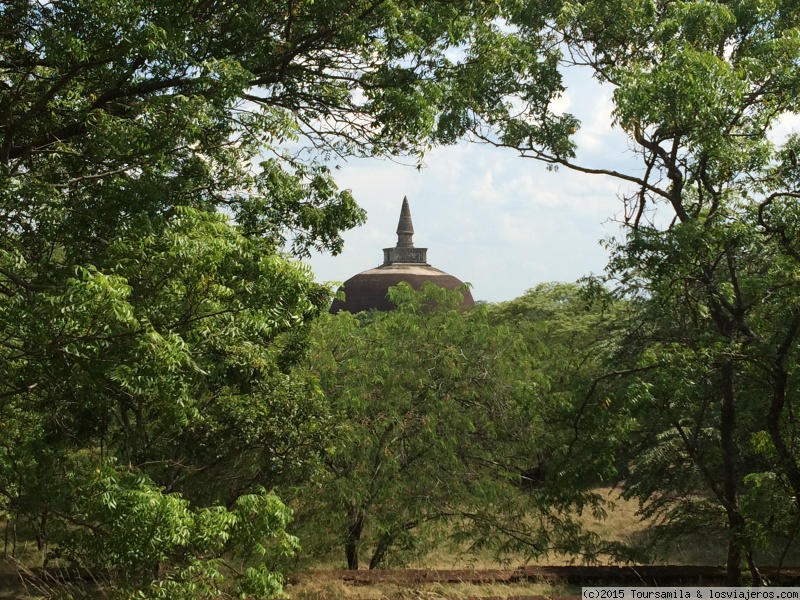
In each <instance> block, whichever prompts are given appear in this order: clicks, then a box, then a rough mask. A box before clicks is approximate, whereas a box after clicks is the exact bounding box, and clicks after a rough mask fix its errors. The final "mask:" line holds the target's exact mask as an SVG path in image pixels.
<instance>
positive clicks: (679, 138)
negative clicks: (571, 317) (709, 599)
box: [457, 0, 800, 585]
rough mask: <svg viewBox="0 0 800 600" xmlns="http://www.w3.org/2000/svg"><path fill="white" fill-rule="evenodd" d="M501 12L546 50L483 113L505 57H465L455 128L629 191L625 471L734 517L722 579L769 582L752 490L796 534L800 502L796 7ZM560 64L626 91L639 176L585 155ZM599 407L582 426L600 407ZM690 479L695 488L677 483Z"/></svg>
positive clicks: (624, 110) (623, 259)
mask: <svg viewBox="0 0 800 600" xmlns="http://www.w3.org/2000/svg"><path fill="white" fill-rule="evenodd" d="M503 17H504V19H505V25H506V26H505V27H503V28H501V27H498V28H497V29H496V31H495V34H494V35H495V38H496V39H498V40H501V42H500V44H501V45H503V46H504V47H506V48H510V47H515V46H517V45H520V46H523V47H530V48H536V49H538V50H539V51H540V52H541V54H540V57H539V58H538V59H536V60H534V61H532V62H530V63H528V62H513V61H511V60H510V59H508V58H507V57H506V58H507V61H508V62H507V64H508V65H509V68H510V69H511V70H512V72H513V76H506V77H505V85H506V88H505V95H504V96H503V99H504V100H505V101H506V102H507V105H508V107H509V108H510V109H513V110H508V111H507V112H506V113H505V114H499V113H497V112H494V113H490V114H489V116H488V117H487V116H486V112H485V111H484V106H483V105H482V104H481V102H480V101H478V100H475V97H476V96H475V92H476V91H477V90H479V89H480V86H481V85H483V84H482V83H481V81H480V79H479V78H478V77H476V72H475V71H474V70H471V69H470V68H469V67H468V65H469V64H473V65H474V64H487V63H488V62H489V61H491V57H490V55H489V53H488V52H486V51H485V47H483V46H474V47H473V48H471V49H470V51H471V52H472V53H474V55H475V59H474V60H473V61H467V63H465V65H464V67H463V68H462V69H461V79H460V80H459V84H458V86H457V87H458V89H460V90H461V91H462V96H461V98H462V99H461V100H459V102H461V103H467V104H469V105H470V107H471V109H472V110H473V114H472V117H471V118H469V119H465V120H464V121H461V128H460V129H459V130H458V131H459V132H463V131H466V130H471V131H472V132H473V133H474V135H475V136H477V138H479V139H481V140H483V141H485V142H488V143H491V144H495V145H498V146H505V147H511V148H515V149H517V150H518V151H519V152H520V153H521V154H522V155H523V156H526V157H531V158H534V159H537V160H540V161H544V162H546V163H548V164H550V165H551V166H553V167H564V168H567V169H572V170H576V171H580V172H583V173H590V174H599V175H606V176H611V177H615V178H617V179H619V180H620V181H622V182H626V183H627V184H629V185H630V186H631V189H632V190H633V191H632V192H631V193H630V194H627V195H625V196H624V198H623V200H624V202H625V208H626V211H625V215H626V216H625V221H624V226H625V235H626V238H625V239H624V240H623V241H622V242H620V243H618V244H616V245H612V248H613V258H612V262H611V264H610V266H609V270H608V279H607V281H609V282H613V283H615V284H616V285H618V286H619V287H618V292H619V293H620V294H621V295H623V296H626V297H627V298H629V299H630V300H632V301H634V302H635V304H636V305H638V306H639V307H641V309H642V311H643V312H642V313H641V315H642V318H641V319H639V320H634V321H632V325H631V327H632V329H631V331H630V336H631V338H630V339H631V342H632V343H631V344H630V345H628V346H627V349H628V350H629V352H628V353H627V355H625V354H620V357H619V360H620V361H623V356H624V357H625V360H626V362H623V365H624V367H625V368H624V369H623V370H629V371H631V373H638V375H640V376H638V377H635V378H634V379H632V380H628V394H627V400H628V402H627V403H625V404H626V406H625V408H623V409H622V410H623V412H621V413H620V414H621V416H624V415H625V414H631V411H632V413H633V414H635V416H636V418H637V422H638V423H639V427H640V431H641V432H646V434H645V433H643V435H642V436H641V437H639V438H638V439H639V441H647V443H646V444H645V445H643V446H636V448H638V449H640V450H641V452H640V453H638V454H637V455H636V456H634V457H631V459H632V460H633V461H634V462H633V464H632V465H631V468H632V469H633V472H636V470H637V469H642V470H644V471H648V470H649V471H650V483H649V484H647V485H644V486H639V485H635V486H634V487H631V488H629V489H630V491H631V493H633V494H636V495H638V497H639V498H640V499H641V500H642V502H643V504H644V506H645V511H648V507H650V508H652V507H657V506H659V504H660V503H661V502H662V501H663V499H664V498H665V495H666V497H667V498H672V499H675V500H676V501H677V502H678V505H679V506H681V505H682V506H684V507H685V506H686V504H685V503H683V504H681V502H683V501H682V500H678V498H679V497H680V498H683V499H685V498H686V497H688V496H690V495H691V494H696V493H698V492H700V493H702V494H703V497H704V499H705V500H706V501H708V502H710V503H711V504H712V505H713V506H714V507H715V509H716V510H718V509H722V511H723V513H724V515H725V518H724V522H725V526H726V528H727V531H728V557H727V566H728V583H729V584H730V585H738V584H739V583H740V582H741V577H742V574H741V569H742V567H741V565H742V562H743V560H744V559H745V558H747V559H748V560H749V561H750V563H751V572H752V573H753V575H754V577H755V578H756V579H758V573H757V570H756V565H755V563H754V561H753V551H754V549H755V548H756V547H757V546H758V545H759V544H760V539H759V538H760V537H761V533H763V531H764V530H765V527H764V524H765V523H766V522H767V520H769V518H768V516H765V515H764V514H763V511H761V510H760V509H761V508H763V505H762V506H761V507H760V508H759V507H758V505H759V501H757V500H756V498H760V497H764V496H767V495H769V493H766V494H765V490H769V491H770V493H771V492H775V493H779V495H780V498H781V500H780V501H778V502H777V504H779V505H780V509H779V510H777V513H776V514H775V515H774V517H775V518H774V522H781V523H793V522H796V520H797V514H798V512H797V511H798V507H799V505H798V504H797V503H798V502H800V500H798V498H800V496H798V495H797V491H798V490H800V487H798V483H800V477H798V470H797V458H798V457H797V455H796V452H795V450H794V448H795V447H796V446H795V441H796V434H795V431H796V419H795V417H794V416H793V414H794V413H793V411H792V410H791V406H792V404H793V401H794V396H795V395H796V381H795V370H794V368H793V365H794V364H796V360H797V329H798V328H797V322H798V321H797V315H796V313H795V311H794V309H793V308H792V307H794V306H796V304H797V298H798V288H797V281H796V277H795V275H794V273H795V272H796V268H797V259H798V253H797V248H796V246H795V244H796V242H795V240H796V237H794V233H795V232H796V231H797V223H798V221H797V213H796V207H795V205H796V198H797V197H798V187H797V175H796V172H797V161H796V147H797V143H798V142H797V139H796V136H792V137H790V138H789V139H788V140H785V141H783V143H782V144H781V143H779V142H777V141H775V140H773V139H772V138H771V137H770V130H771V128H772V127H774V126H775V125H776V123H778V121H779V119H780V118H781V117H782V116H784V115H787V114H796V113H797V111H798V91H800V89H798V86H799V85H800V71H799V70H798V64H800V63H798V58H800V54H799V53H800V42H799V41H798V37H797V25H798V19H799V18H800V9H799V8H798V7H797V6H796V4H795V3H793V2H784V1H780V0H778V1H775V2H768V3H752V2H746V1H742V2H732V3H730V2H673V1H666V0H665V1H660V0H659V1H656V0H642V1H638V0H636V1H630V0H625V1H619V2H594V1H591V0H590V1H588V2H571V1H559V2H546V3H540V4H537V5H535V6H531V5H523V4H519V3H515V2H508V3H505V4H504V5H503ZM503 56H505V55H503ZM559 66H581V67H584V68H587V69H590V70H591V72H592V74H593V76H594V77H595V78H597V79H598V80H599V81H601V82H602V83H604V84H606V85H608V86H610V87H612V88H613V90H614V95H613V102H614V108H613V113H612V115H611V117H612V118H613V124H614V126H616V127H618V128H620V129H621V130H622V131H624V132H625V133H626V134H627V135H628V139H629V143H630V145H631V147H632V148H633V149H634V150H635V152H636V155H637V156H638V157H639V162H640V164H639V170H636V171H631V172H621V171H618V170H614V169H612V168H607V167H603V166H595V165H586V164H581V163H579V162H577V161H576V152H575V144H574V141H573V137H572V136H573V135H574V133H575V132H576V131H577V128H578V126H579V121H578V120H577V118H575V117H574V116H573V115H570V114H568V113H563V114H562V113H557V112H554V110H553V100H554V99H555V98H556V97H557V96H558V94H560V93H561V91H562V90H563V85H562V80H561V74H560V72H559ZM512 99H513V101H512ZM633 340H636V341H638V343H633ZM617 368H618V366H617V367H611V369H612V370H616V369H617ZM645 373H646V374H647V376H644V375H643V374H645ZM620 396H621V397H624V396H622V395H621V394H620ZM601 399H602V396H601V395H600V394H594V395H593V400H594V402H595V403H598V402H599V401H601ZM581 406H582V407H586V406H587V405H585V404H582V405H581ZM593 408H594V409H595V410H593V411H590V412H587V411H585V410H584V411H583V415H582V416H583V422H584V423H587V424H592V425H593V423H591V421H588V422H587V419H586V417H587V416H588V415H589V414H592V415H594V414H597V413H599V412H600V411H601V410H602V409H601V407H600V406H599V405H596V406H594V407H593ZM667 450H668V451H667ZM609 451H612V449H609ZM653 456H661V457H662V458H663V457H665V459H664V460H660V461H657V462H659V463H660V464H661V466H662V467H663V468H667V469H668V473H669V476H666V477H665V475H667V472H665V471H663V470H662V471H658V469H655V470H654V469H652V468H650V467H653V465H654V464H655V463H653V462H652V461H650V460H649V459H651V458H652V457H653ZM687 468H688V469H689V471H690V473H691V476H686V477H683V478H681V477H680V476H678V473H679V472H686V469H687ZM639 472H642V471H639ZM659 473H660V475H659ZM661 505H662V506H663V504H661ZM662 514H663V513H662ZM676 514H677V513H676V512H670V513H669V514H668V515H667V516H668V518H669V517H670V516H675V515H676ZM684 514H686V512H685V511H684ZM770 522H772V521H770ZM794 528H795V530H796V526H794Z"/></svg>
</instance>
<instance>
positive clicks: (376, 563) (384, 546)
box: [369, 533, 394, 569]
mask: <svg viewBox="0 0 800 600" xmlns="http://www.w3.org/2000/svg"><path fill="white" fill-rule="evenodd" d="M392 541H394V536H393V535H390V534H388V533H386V534H383V535H382V536H380V538H378V545H377V546H375V551H374V552H373V553H372V558H370V560H369V568H370V569H377V568H378V567H380V566H381V563H382V562H383V558H384V557H385V556H386V552H387V551H388V550H389V548H390V547H391V545H392Z"/></svg>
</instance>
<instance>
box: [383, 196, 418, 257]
mask: <svg viewBox="0 0 800 600" xmlns="http://www.w3.org/2000/svg"><path fill="white" fill-rule="evenodd" d="M413 237H414V225H413V223H411V208H410V207H409V205H408V197H406V196H404V197H403V207H402V208H401V209H400V220H399V221H398V222H397V245H396V246H395V247H394V248H384V249H383V264H384V265H393V264H395V263H416V264H423V265H426V264H428V249H427V248H415V247H414V240H413Z"/></svg>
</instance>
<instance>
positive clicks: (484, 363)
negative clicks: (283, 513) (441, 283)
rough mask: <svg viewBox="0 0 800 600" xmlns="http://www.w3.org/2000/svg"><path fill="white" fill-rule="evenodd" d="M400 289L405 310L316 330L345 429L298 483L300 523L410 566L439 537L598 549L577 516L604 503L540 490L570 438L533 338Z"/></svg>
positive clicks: (515, 546)
mask: <svg viewBox="0 0 800 600" xmlns="http://www.w3.org/2000/svg"><path fill="white" fill-rule="evenodd" d="M390 295H391V298H392V300H393V301H394V302H395V303H396V304H397V305H398V308H397V310H395V311H392V312H389V313H371V314H367V315H363V314H360V315H357V316H353V315H350V314H348V313H339V314H337V315H329V316H327V317H325V318H323V319H322V320H321V321H320V323H319V325H318V327H317V328H316V329H315V331H314V334H313V336H312V340H313V345H312V350H311V352H310V355H309V359H308V360H309V368H310V370H311V371H312V372H313V373H315V374H316V375H317V376H318V377H319V381H320V385H321V387H322V388H323V390H324V391H325V394H326V397H327V398H328V399H329V401H330V402H331V406H332V409H333V410H334V411H335V413H336V414H337V416H338V418H339V419H340V423H341V428H342V434H341V437H340V439H339V441H338V446H337V448H335V450H334V453H333V454H332V455H331V456H330V457H329V458H328V459H327V460H326V465H325V466H326V469H325V476H324V477H323V478H322V479H321V480H320V481H318V482H315V487H313V488H312V489H311V490H309V489H304V490H301V493H300V497H299V500H298V521H299V522H300V526H301V527H305V528H308V529H310V530H313V531H314V532H315V534H316V537H317V538H318V539H319V538H322V537H323V536H324V535H325V536H327V537H328V538H329V539H330V540H332V543H333V544H334V545H336V546H337V547H339V548H344V550H345V556H346V558H347V564H348V567H349V568H357V567H358V566H359V563H360V556H361V554H362V553H363V552H364V551H369V552H370V558H369V566H370V568H376V567H379V566H382V565H385V564H386V563H387V561H392V560H393V561H394V562H395V563H397V562H400V563H401V562H402V561H403V560H404V559H407V558H408V557H409V556H413V555H414V554H415V553H424V551H425V550H428V549H429V548H430V546H429V544H431V543H442V542H443V541H444V540H443V539H440V538H441V537H442V536H444V537H449V538H450V541H455V542H467V541H468V542H469V543H471V544H472V545H473V546H474V547H480V546H486V547H489V548H493V549H494V550H495V551H497V552H500V553H503V552H511V551H519V552H521V553H523V554H524V555H527V556H539V555H542V554H544V553H546V552H548V551H550V550H552V551H556V552H563V553H571V552H575V553H580V552H587V553H591V552H593V551H594V552H600V551H601V548H600V547H598V546H597V543H596V542H597V540H596V539H595V538H593V536H591V535H590V534H587V533H586V532H584V531H581V529H580V526H579V525H578V524H577V523H576V522H575V520H574V519H573V517H574V514H575V510H576V509H578V510H581V509H582V508H584V507H587V506H589V505H590V504H594V505H595V506H597V505H598V504H599V501H598V500H597V499H596V498H593V497H591V494H585V493H582V492H583V490H582V489H581V490H578V491H576V488H575V486H574V485H572V483H574V482H570V485H561V486H560V487H559V488H558V491H557V492H556V491H553V489H552V488H546V489H545V488H543V489H541V490H539V489H536V488H535V487H534V486H532V485H531V481H530V475H529V473H530V470H531V467H532V466H534V463H535V462H538V460H539V459H541V457H543V456H552V455H553V454H555V452H556V450H555V448H557V447H558V446H560V445H563V442H562V439H563V438H557V437H556V436H552V435H551V434H550V432H549V431H548V425H549V423H548V415H549V414H550V411H551V410H552V409H553V408H554V406H551V405H550V404H549V402H550V401H551V400H552V396H550V395H548V394H547V393H545V390H546V386H547V376H546V372H545V371H544V370H539V369H538V368H537V366H538V365H537V364H536V362H535V361H534V359H533V354H532V353H530V352H529V350H528V347H527V344H526V343H525V339H524V338H523V337H521V336H520V335H519V334H517V333H516V332H515V331H514V329H513V328H512V327H510V326H508V325H498V324H492V323H491V320H490V319H489V313H488V312H487V309H486V307H485V306H484V307H476V308H475V309H473V310H470V311H468V312H463V310H462V309H461V308H460V294H459V293H458V292H449V291H447V290H444V289H440V288H437V287H435V286H433V285H432V284H426V285H425V287H424V288H423V290H422V291H421V292H415V291H414V290H412V289H411V288H410V286H408V285H407V284H400V285H399V286H397V287H396V288H393V289H392V290H390ZM509 304H510V303H509ZM504 308H508V307H504ZM555 321H556V319H553V322H555ZM523 323H524V322H523ZM523 326H524V325H523ZM536 457H539V459H537V458H536ZM443 532H445V533H443ZM437 535H438V536H440V537H438V538H437V537H436V536H437ZM602 550H605V551H608V550H609V548H608V547H605V548H603V549H602Z"/></svg>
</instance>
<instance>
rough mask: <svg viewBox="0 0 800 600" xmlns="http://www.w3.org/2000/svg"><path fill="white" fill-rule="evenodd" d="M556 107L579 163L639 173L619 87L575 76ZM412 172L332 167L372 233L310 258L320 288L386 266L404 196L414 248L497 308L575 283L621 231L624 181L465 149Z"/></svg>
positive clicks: (408, 168) (373, 164) (595, 266)
mask: <svg viewBox="0 0 800 600" xmlns="http://www.w3.org/2000/svg"><path fill="white" fill-rule="evenodd" d="M567 84H568V89H569V91H568V92H566V93H565V95H564V96H562V97H561V98H560V99H559V100H558V104H559V108H560V109H561V110H564V111H569V112H572V113H573V114H576V115H577V116H578V117H579V118H580V119H581V122H582V125H581V128H580V130H579V132H578V134H577V138H576V140H577V143H578V147H579V154H578V157H579V160H582V161H584V162H585V163H588V164H590V165H591V166H601V165H602V166H620V165H625V164H626V163H627V165H626V166H627V168H629V169H636V168H637V166H636V163H635V161H634V160H633V157H632V155H631V153H630V152H628V151H627V140H626V138H625V136H624V134H622V133H621V132H620V131H618V130H614V129H612V128H611V116H610V112H611V93H612V92H611V89H608V88H604V87H601V86H600V85H599V84H597V83H596V82H595V81H593V80H591V79H590V78H588V77H586V76H582V74H581V73H576V74H572V73H568V74H567ZM424 164H425V166H424V168H422V169H421V170H417V169H416V167H415V166H414V165H412V164H409V163H405V164H401V163H399V162H395V161H391V160H379V159H350V160H349V161H347V162H346V163H343V164H341V165H340V166H339V168H338V169H337V170H336V171H335V178H336V181H337V183H338V185H339V187H340V188H342V189H349V190H351V191H352V193H353V194H354V196H355V198H356V201H357V202H358V203H359V205H360V206H361V207H362V208H364V209H365V210H366V211H367V222H366V224H365V225H363V226H361V227H359V228H356V229H354V230H351V231H349V232H345V234H344V240H345V245H344V250H343V251H342V252H341V253H340V254H339V255H338V256H335V257H334V256H331V255H330V254H315V255H314V256H312V257H311V259H310V260H308V261H306V262H308V263H309V264H310V265H311V267H312V269H313V271H314V274H315V277H316V279H317V280H318V281H324V282H342V281H344V280H346V279H348V278H350V277H352V276H353V275H355V274H357V273H360V272H361V271H366V270H367V269H371V268H374V267H377V266H378V265H380V264H381V263H382V261H383V248H388V247H390V246H394V245H395V243H396V241H397V235H396V233H395V231H396V229H397V221H398V218H399V216H400V207H401V204H402V201H403V197H404V196H405V197H408V201H409V204H410V207H411V216H412V218H413V222H414V245H415V246H417V247H423V248H425V247H426V248H428V262H429V263H430V264H431V265H432V266H434V267H436V268H438V269H441V270H443V271H446V272H448V273H450V274H451V275H454V276H455V277H458V278H459V279H461V280H462V281H465V282H469V283H470V284H472V295H473V297H474V298H475V299H476V300H485V301H488V302H500V301H504V300H511V299H513V298H516V297H518V296H520V295H522V294H523V293H524V292H525V291H526V290H528V289H530V288H532V287H535V286H536V285H537V284H539V283H543V282H548V281H567V282H569V281H575V280H577V279H579V278H580V277H582V276H584V275H588V274H589V273H592V272H594V273H600V272H602V271H603V269H604V267H605V264H606V262H607V258H608V255H607V252H606V251H605V249H604V248H603V247H602V246H601V244H600V243H599V242H600V240H601V239H602V238H606V237H608V236H610V235H615V234H618V232H619V227H618V225H617V224H616V223H615V222H614V219H615V217H618V216H619V215H620V211H621V209H622V202H621V200H619V199H618V193H619V192H620V191H623V188H621V184H620V182H618V181H615V180H612V179H610V178H607V177H602V176H597V175H585V174H582V173H578V172H575V171H571V170H568V169H564V168H561V169H559V170H558V171H555V172H553V171H548V170H547V169H546V167H545V165H543V164H541V163H539V162H537V161H535V160H532V159H528V158H521V157H519V155H518V154H517V153H516V152H513V151H511V150H507V149H500V148H493V147H490V146H487V145H482V144H476V143H469V142H462V143H461V144H459V145H456V146H449V147H440V148H436V149H434V150H433V151H431V152H430V153H429V154H428V155H427V156H426V157H425V161H424Z"/></svg>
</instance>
